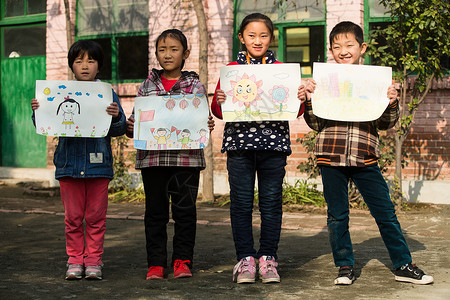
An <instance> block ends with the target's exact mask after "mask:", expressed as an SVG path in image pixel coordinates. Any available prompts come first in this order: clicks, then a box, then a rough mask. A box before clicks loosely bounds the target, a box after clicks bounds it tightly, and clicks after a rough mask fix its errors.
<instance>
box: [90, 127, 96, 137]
mask: <svg viewBox="0 0 450 300" xmlns="http://www.w3.org/2000/svg"><path fill="white" fill-rule="evenodd" d="M94 136H95V126H92V132H91V137H94Z"/></svg>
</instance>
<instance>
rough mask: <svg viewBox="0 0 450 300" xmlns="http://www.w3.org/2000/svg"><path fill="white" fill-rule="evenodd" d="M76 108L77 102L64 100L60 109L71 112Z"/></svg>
mask: <svg viewBox="0 0 450 300" xmlns="http://www.w3.org/2000/svg"><path fill="white" fill-rule="evenodd" d="M76 108H77V104H76V103H71V102H66V103H64V104H63V105H62V106H61V109H62V110H63V111H64V112H65V113H71V112H74V111H75V109H76Z"/></svg>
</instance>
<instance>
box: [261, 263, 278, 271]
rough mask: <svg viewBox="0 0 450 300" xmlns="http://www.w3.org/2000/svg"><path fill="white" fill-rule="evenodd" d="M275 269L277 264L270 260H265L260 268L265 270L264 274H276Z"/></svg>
mask: <svg viewBox="0 0 450 300" xmlns="http://www.w3.org/2000/svg"><path fill="white" fill-rule="evenodd" d="M276 267H278V263H277V262H275V261H272V260H266V261H265V264H263V265H262V266H261V268H262V269H266V272H268V271H272V272H274V273H277V269H276Z"/></svg>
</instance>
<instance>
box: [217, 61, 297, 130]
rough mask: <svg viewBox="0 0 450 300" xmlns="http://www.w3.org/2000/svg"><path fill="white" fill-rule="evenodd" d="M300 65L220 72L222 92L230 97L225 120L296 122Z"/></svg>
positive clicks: (225, 105)
mask: <svg viewBox="0 0 450 300" xmlns="http://www.w3.org/2000/svg"><path fill="white" fill-rule="evenodd" d="M300 84H301V75H300V65H299V64H267V65H266V64H264V65H231V66H226V67H221V68H220V88H221V89H222V90H223V91H224V92H225V94H226V95H227V99H226V100H225V103H223V104H222V116H223V120H224V121H227V122H237V121H261V120H294V119H296V118H297V115H298V110H299V108H300V101H299V100H298V98H297V89H298V87H299V86H300Z"/></svg>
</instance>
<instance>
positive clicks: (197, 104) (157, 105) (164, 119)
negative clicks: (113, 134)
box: [133, 94, 209, 150]
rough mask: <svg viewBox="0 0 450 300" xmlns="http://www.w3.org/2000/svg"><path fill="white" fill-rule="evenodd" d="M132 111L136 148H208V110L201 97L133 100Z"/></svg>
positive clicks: (177, 96) (172, 96) (180, 96)
mask: <svg viewBox="0 0 450 300" xmlns="http://www.w3.org/2000/svg"><path fill="white" fill-rule="evenodd" d="M134 111H135V123H134V136H133V138H134V148H136V149H141V150H180V149H202V148H205V147H206V146H207V145H208V141H209V129H208V115H209V108H208V100H207V99H206V96H205V95H200V94H196V95H170V96H148V97H137V98H136V99H135V102H134Z"/></svg>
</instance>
